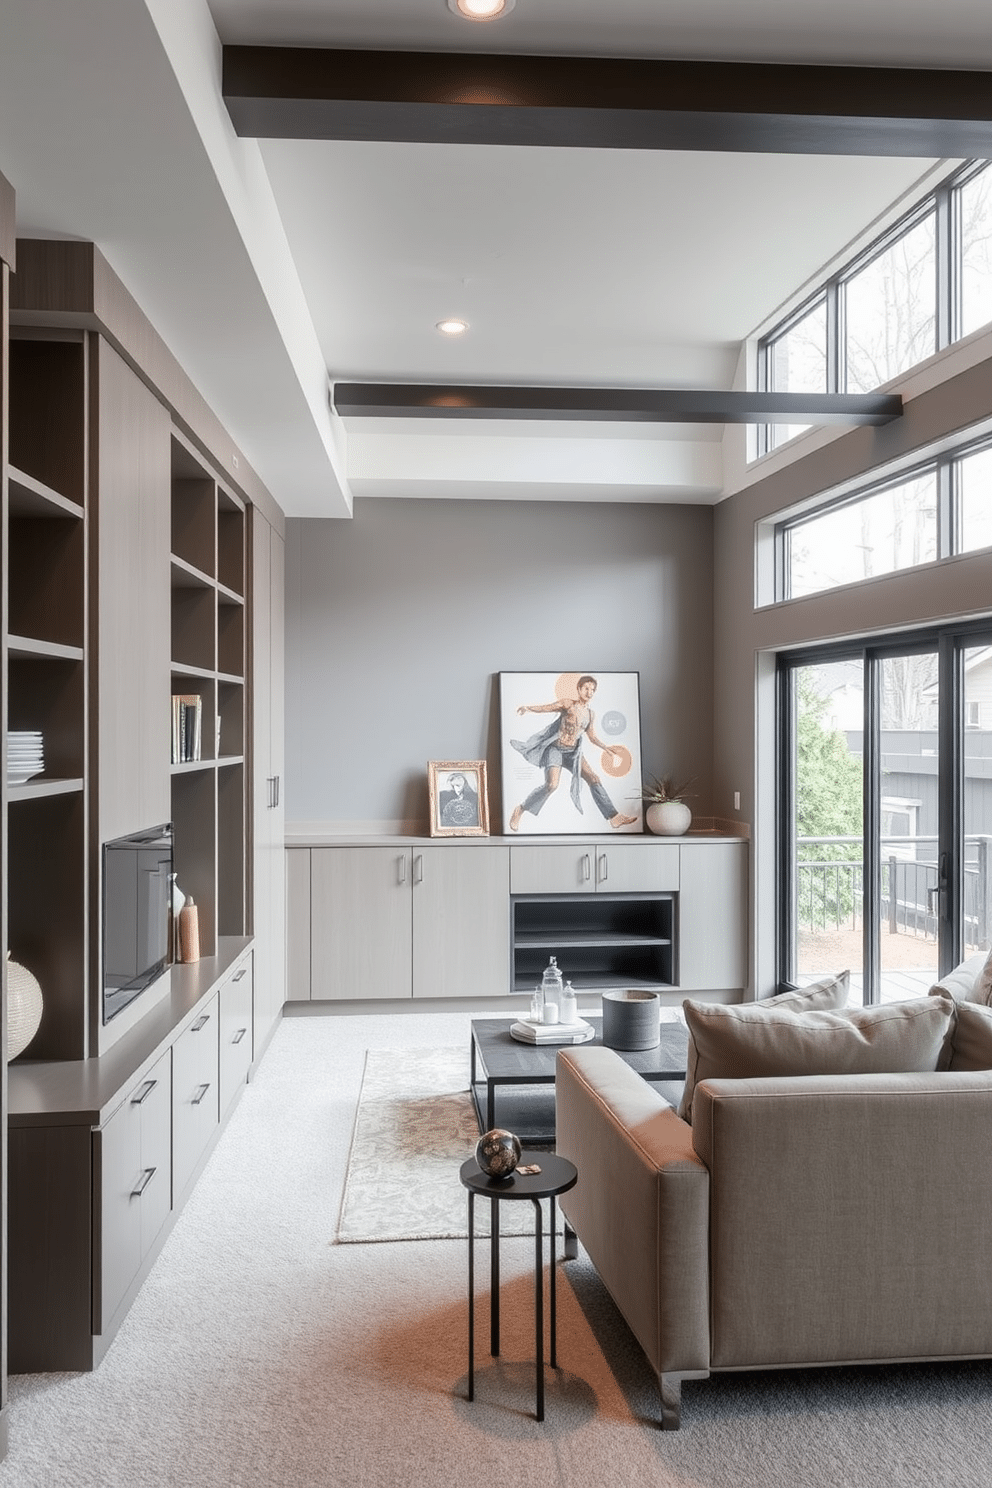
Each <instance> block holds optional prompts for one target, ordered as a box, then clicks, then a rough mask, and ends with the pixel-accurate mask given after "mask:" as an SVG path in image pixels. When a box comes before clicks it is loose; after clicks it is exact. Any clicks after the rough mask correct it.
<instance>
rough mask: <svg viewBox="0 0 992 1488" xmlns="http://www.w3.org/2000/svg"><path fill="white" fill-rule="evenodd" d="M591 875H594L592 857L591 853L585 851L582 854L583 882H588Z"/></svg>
mask: <svg viewBox="0 0 992 1488" xmlns="http://www.w3.org/2000/svg"><path fill="white" fill-rule="evenodd" d="M591 877H592V859H591V858H590V857H589V854H588V853H583V855H582V879H583V882H584V883H588V882H589V880H590V878H591Z"/></svg>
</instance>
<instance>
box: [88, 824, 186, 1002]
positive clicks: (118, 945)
mask: <svg viewBox="0 0 992 1488" xmlns="http://www.w3.org/2000/svg"><path fill="white" fill-rule="evenodd" d="M172 856H173V854H172V823H171V822H164V823H163V824H162V825H161V826H158V827H150V828H149V829H148V830H147V831H144V832H134V833H132V834H131V835H130V836H129V837H116V838H114V840H113V841H111V842H106V843H104V847H103V1021H104V1023H109V1022H110V1020H111V1019H112V1018H115V1017H116V1016H117V1014H118V1013H120V1012H122V1011H123V1009H124V1008H126V1007H127V1006H128V1005H129V1003H132V1002H133V1001H134V999H135V998H136V997H140V995H141V993H142V992H144V990H145V988H146V987H150V986H151V984H152V982H154V981H155V980H156V979H157V978H158V977H159V976H161V974H162V973H163V972H164V971H165V970H166V969H167V967H168V964H169V938H170V937H169V928H170V923H171V909H172V899H171V891H172V871H173V868H172Z"/></svg>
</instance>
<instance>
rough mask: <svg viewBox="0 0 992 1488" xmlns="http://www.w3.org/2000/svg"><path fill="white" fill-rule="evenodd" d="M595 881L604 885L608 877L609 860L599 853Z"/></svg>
mask: <svg viewBox="0 0 992 1488" xmlns="http://www.w3.org/2000/svg"><path fill="white" fill-rule="evenodd" d="M596 875H597V881H598V882H599V883H605V882H606V880H607V879H608V878H609V876H610V860H609V858H608V857H607V856H606V854H605V853H600V855H599V862H598V864H597V865H596Z"/></svg>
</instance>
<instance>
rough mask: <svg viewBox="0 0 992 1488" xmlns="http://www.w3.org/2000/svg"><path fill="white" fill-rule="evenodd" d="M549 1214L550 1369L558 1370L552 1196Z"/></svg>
mask: <svg viewBox="0 0 992 1488" xmlns="http://www.w3.org/2000/svg"><path fill="white" fill-rule="evenodd" d="M550 1213H551V1223H550V1225H549V1227H548V1231H549V1232H548V1261H549V1263H550V1266H551V1281H550V1287H551V1368H552V1369H557V1368H558V1331H557V1321H556V1314H557V1308H556V1306H555V1301H556V1298H555V1270H556V1267H555V1239H556V1237H555V1196H554V1194H552V1195H551V1207H550Z"/></svg>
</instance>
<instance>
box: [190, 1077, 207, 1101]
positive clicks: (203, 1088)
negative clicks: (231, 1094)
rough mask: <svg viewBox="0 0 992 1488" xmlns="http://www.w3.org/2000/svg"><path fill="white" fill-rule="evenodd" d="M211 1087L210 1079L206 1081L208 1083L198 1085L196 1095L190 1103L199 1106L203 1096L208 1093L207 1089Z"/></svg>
mask: <svg viewBox="0 0 992 1488" xmlns="http://www.w3.org/2000/svg"><path fill="white" fill-rule="evenodd" d="M209 1089H210V1082H209V1081H208V1082H207V1083H206V1085H198V1086H197V1087H196V1094H195V1095H194V1097H193V1099H192V1100H191V1101H190V1105H191V1106H198V1105H199V1104H200V1102H201V1101H202V1100H203V1097H204V1096H205V1095H206V1093H207V1091H208V1090H209Z"/></svg>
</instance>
